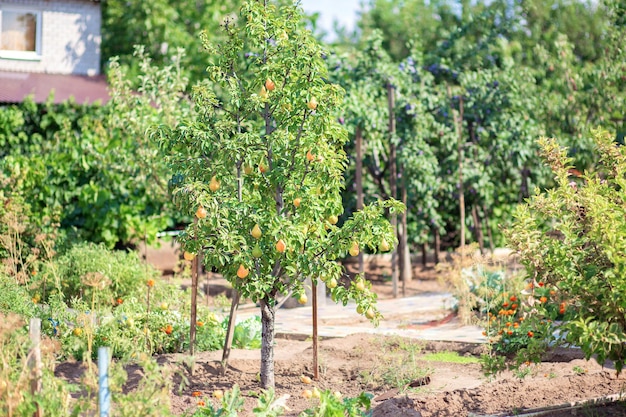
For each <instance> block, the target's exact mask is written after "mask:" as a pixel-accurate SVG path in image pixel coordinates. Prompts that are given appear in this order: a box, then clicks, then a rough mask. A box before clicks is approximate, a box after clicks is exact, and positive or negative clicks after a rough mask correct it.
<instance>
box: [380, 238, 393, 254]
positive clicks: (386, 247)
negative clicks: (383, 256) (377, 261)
mask: <svg viewBox="0 0 626 417" xmlns="http://www.w3.org/2000/svg"><path fill="white" fill-rule="evenodd" d="M378 249H379V250H380V251H381V252H387V251H388V250H389V249H391V246H389V243H387V241H386V240H385V239H383V240H381V241H380V244H379V245H378Z"/></svg>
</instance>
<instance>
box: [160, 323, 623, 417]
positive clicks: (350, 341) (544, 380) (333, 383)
mask: <svg viewBox="0 0 626 417" xmlns="http://www.w3.org/2000/svg"><path fill="white" fill-rule="evenodd" d="M275 349H276V351H275V355H276V362H275V364H276V392H277V394H278V395H279V396H280V395H285V394H286V395H289V396H290V397H289V399H288V400H287V405H288V406H289V408H290V409H291V411H290V412H288V413H286V415H289V416H297V415H298V414H299V413H300V412H301V411H303V410H305V409H307V408H309V407H311V406H312V405H314V404H315V400H314V399H313V400H307V399H305V398H304V397H303V396H302V392H303V391H304V390H306V389H312V387H313V386H315V387H318V388H319V389H330V390H332V391H339V392H341V393H342V394H343V395H344V396H357V395H359V393H361V392H362V391H366V392H369V393H371V394H373V395H374V401H373V403H372V406H373V408H374V416H380V417H382V416H384V417H391V416H417V415H419V414H417V413H416V411H419V412H420V413H421V415H422V416H423V417H429V416H450V417H453V416H454V417H463V416H468V415H470V414H469V413H475V414H477V415H490V414H496V413H501V412H509V413H515V412H519V411H520V410H523V409H529V408H537V407H546V406H552V405H559V404H563V403H569V402H573V401H580V400H586V399H591V398H597V397H602V396H607V395H611V394H619V393H621V392H623V391H624V387H625V382H626V379H625V378H624V377H619V378H618V377H616V375H615V372H614V371H613V370H612V369H610V368H603V367H601V366H600V365H599V364H598V363H596V362H595V361H593V360H592V361H585V360H584V359H582V358H581V355H580V352H578V351H575V350H562V351H560V352H558V354H555V355H553V356H552V357H550V358H547V359H546V361H545V362H543V363H541V364H539V365H537V366H534V365H533V366H530V367H529V375H528V376H526V377H525V378H524V379H519V378H516V377H515V376H514V375H513V374H511V373H505V374H503V375H501V376H498V377H497V378H496V379H494V380H491V381H490V380H488V379H487V378H486V377H484V376H483V374H482V372H481V370H480V365H479V364H477V363H469V364H459V363H451V362H434V361H431V360H428V361H426V360H422V359H420V358H423V357H424V355H426V354H428V353H432V352H444V351H445V352H450V351H452V352H458V353H459V354H460V355H461V356H462V357H465V356H473V357H477V356H478V355H479V354H480V353H481V352H482V349H483V347H482V346H478V345H469V344H459V343H449V342H448V343H444V342H420V341H415V340H412V341H410V340H407V339H402V338H400V337H391V336H386V337H382V336H375V335H367V334H357V335H352V336H349V337H346V338H335V339H326V340H322V341H321V342H320V378H319V380H318V381H313V383H312V384H311V385H308V384H305V383H303V382H301V380H300V377H301V375H305V376H309V377H313V373H312V361H313V357H312V346H311V342H309V341H296V340H285V339H279V340H278V342H277V344H276V348H275ZM410 352H416V356H415V360H414V361H413V360H408V359H407V360H403V359H399V358H400V357H404V358H406V357H407V356H410ZM231 355H232V356H231V360H230V363H229V368H228V370H227V372H226V375H225V376H221V372H220V371H221V365H220V359H221V352H206V353H202V354H199V355H198V356H197V358H196V364H195V369H194V375H193V376H191V375H190V374H187V377H188V378H189V381H190V385H189V386H188V387H186V388H185V389H184V390H183V391H182V392H180V393H179V392H174V393H172V396H171V400H172V410H173V411H175V412H176V413H181V414H182V413H183V412H184V411H185V410H189V409H193V408H194V407H195V404H196V402H197V400H198V399H197V398H195V397H193V396H192V393H193V392H194V391H198V392H201V393H202V395H206V396H208V397H210V396H211V394H212V393H213V391H214V390H218V389H219V390H225V389H229V388H231V387H232V386H233V385H234V384H238V385H239V387H240V389H241V391H242V393H244V394H246V393H250V392H255V391H256V392H258V389H259V382H258V379H257V375H258V372H259V358H260V354H259V351H256V350H252V351H247V350H234V351H233V352H232V354H231ZM161 359H162V361H163V362H164V363H169V364H171V365H172V366H178V365H174V364H176V363H177V362H178V358H177V356H176V355H171V356H167V357H163V358H161ZM407 367H411V370H408V369H407ZM407 371H421V372H417V373H416V375H428V376H429V377H430V383H429V384H428V385H425V386H422V387H419V388H410V389H408V390H404V389H401V390H399V391H397V390H395V389H394V388H396V387H394V386H393V385H390V384H389V383H385V381H386V380H385V378H384V377H381V375H384V374H385V373H389V372H391V373H394V374H402V373H404V372H407ZM213 401H215V400H213ZM255 405H256V398H254V397H253V396H251V395H246V396H245V410H247V411H245V412H243V413H241V414H240V415H242V416H252V415H253V414H252V413H250V410H252V408H253V407H254V406H255ZM552 415H556V414H552ZM579 415H584V414H579ZM594 415H597V414H594ZM612 415H615V414H612Z"/></svg>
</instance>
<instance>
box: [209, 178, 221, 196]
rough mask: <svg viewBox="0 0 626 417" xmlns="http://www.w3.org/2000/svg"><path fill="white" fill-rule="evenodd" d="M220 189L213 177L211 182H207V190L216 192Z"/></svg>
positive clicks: (218, 183)
mask: <svg viewBox="0 0 626 417" xmlns="http://www.w3.org/2000/svg"><path fill="white" fill-rule="evenodd" d="M219 189H220V182H219V181H218V180H217V178H215V175H214V176H213V177H212V178H211V182H209V190H211V191H213V192H216V191H217V190H219Z"/></svg>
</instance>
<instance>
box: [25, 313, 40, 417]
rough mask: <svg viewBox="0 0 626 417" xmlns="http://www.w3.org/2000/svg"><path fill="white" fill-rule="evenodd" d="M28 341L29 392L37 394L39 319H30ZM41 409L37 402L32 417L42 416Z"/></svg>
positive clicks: (38, 379) (38, 388)
mask: <svg viewBox="0 0 626 417" xmlns="http://www.w3.org/2000/svg"><path fill="white" fill-rule="evenodd" d="M29 334H30V341H31V343H32V345H33V347H32V348H31V350H30V355H29V361H28V366H29V368H30V370H31V378H32V379H31V380H30V392H31V393H32V394H37V393H39V392H41V319H39V318H32V319H30V326H29ZM42 416H43V410H42V409H41V406H40V405H39V404H37V410H36V411H35V412H34V413H33V417H42Z"/></svg>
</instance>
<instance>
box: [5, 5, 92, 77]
mask: <svg viewBox="0 0 626 417" xmlns="http://www.w3.org/2000/svg"><path fill="white" fill-rule="evenodd" d="M7 7H8V8H11V7H19V8H21V9H22V8H23V9H25V10H26V9H31V8H32V10H40V11H41V18H42V24H41V42H42V43H41V55H40V57H39V59H33V60H31V59H28V60H23V59H15V58H6V57H3V56H2V52H1V51H0V71H18V72H38V73H49V74H83V75H96V74H98V73H99V72H100V41H101V37H100V28H101V14H100V3H99V2H95V1H89V0H55V1H49V0H2V1H0V10H2V9H3V8H7Z"/></svg>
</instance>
